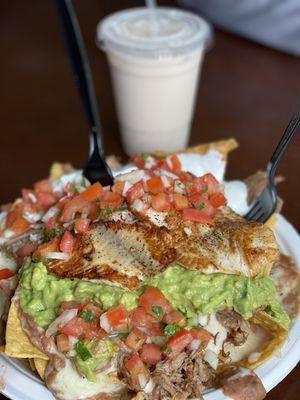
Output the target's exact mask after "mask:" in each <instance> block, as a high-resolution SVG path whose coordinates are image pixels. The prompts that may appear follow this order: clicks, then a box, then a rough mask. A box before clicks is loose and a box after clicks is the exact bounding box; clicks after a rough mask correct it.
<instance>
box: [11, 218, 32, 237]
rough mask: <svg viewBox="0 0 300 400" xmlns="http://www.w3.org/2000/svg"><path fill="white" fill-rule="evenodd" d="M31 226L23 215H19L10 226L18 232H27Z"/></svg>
mask: <svg viewBox="0 0 300 400" xmlns="http://www.w3.org/2000/svg"><path fill="white" fill-rule="evenodd" d="M29 228H30V223H29V222H28V221H27V220H26V219H25V218H23V217H19V218H18V219H16V220H15V221H14V222H13V224H12V225H11V226H10V229H11V230H12V231H13V232H14V233H16V234H20V233H23V232H26V231H28V229H29Z"/></svg>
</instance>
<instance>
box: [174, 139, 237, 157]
mask: <svg viewBox="0 0 300 400" xmlns="http://www.w3.org/2000/svg"><path fill="white" fill-rule="evenodd" d="M237 147H238V142H237V141H236V140H235V139H233V138H230V139H226V140H219V141H218V142H210V143H204V144H200V145H198V146H194V147H189V148H188V149H186V150H183V151H182V153H197V154H205V153H207V152H208V151H209V150H216V151H218V152H220V153H221V154H223V157H224V159H225V161H226V160H227V157H228V153H229V152H230V151H232V150H234V149H236V148H237Z"/></svg>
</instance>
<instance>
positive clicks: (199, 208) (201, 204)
mask: <svg viewBox="0 0 300 400" xmlns="http://www.w3.org/2000/svg"><path fill="white" fill-rule="evenodd" d="M196 208H197V210H203V208H205V204H204V203H200V204H199V206H198V207H196Z"/></svg>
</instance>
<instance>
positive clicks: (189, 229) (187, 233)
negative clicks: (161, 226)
mask: <svg viewBox="0 0 300 400" xmlns="http://www.w3.org/2000/svg"><path fill="white" fill-rule="evenodd" d="M183 230H184V232H185V234H186V235H187V236H190V235H191V233H192V230H191V228H188V227H187V226H185V227H184V228H183Z"/></svg>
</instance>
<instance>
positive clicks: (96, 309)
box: [81, 302, 102, 318]
mask: <svg viewBox="0 0 300 400" xmlns="http://www.w3.org/2000/svg"><path fill="white" fill-rule="evenodd" d="M83 311H90V312H91V313H92V314H93V316H94V317H96V318H99V317H100V315H101V313H102V310H101V308H100V306H98V305H96V304H94V303H92V302H88V303H86V304H84V305H83V306H82V307H81V312H83Z"/></svg>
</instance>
